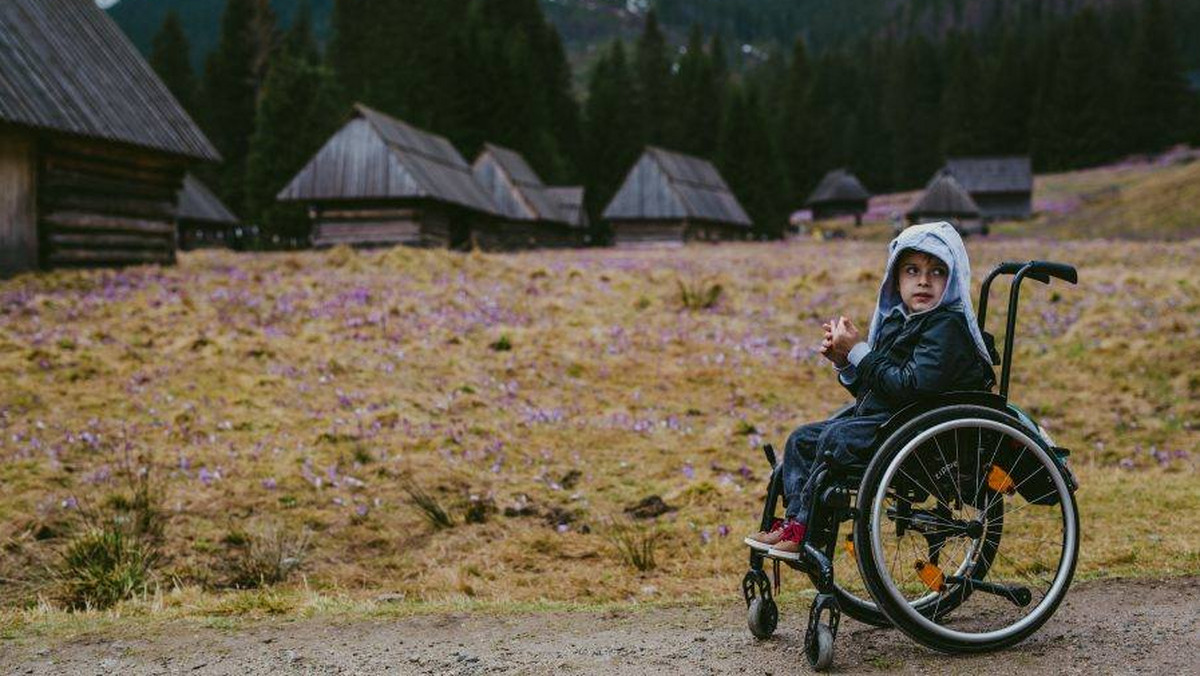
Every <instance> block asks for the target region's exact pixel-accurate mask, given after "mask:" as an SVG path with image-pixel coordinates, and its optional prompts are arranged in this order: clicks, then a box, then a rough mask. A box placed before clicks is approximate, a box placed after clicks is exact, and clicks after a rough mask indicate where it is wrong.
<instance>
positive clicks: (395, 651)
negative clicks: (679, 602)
mask: <svg viewBox="0 0 1200 676" xmlns="http://www.w3.org/2000/svg"><path fill="white" fill-rule="evenodd" d="M806 613H807V606H806V605H804V606H801V605H800V604H798V603H797V604H791V605H790V606H786V607H784V608H783V609H782V610H781V614H782V617H781V619H780V629H779V631H778V632H777V634H776V636H775V637H774V638H773V639H771V640H769V641H762V642H760V641H756V640H754V639H753V638H752V637H751V636H750V635H749V633H748V632H747V630H746V627H745V611H744V607H743V606H742V604H741V603H740V601H738V602H734V601H731V602H730V603H729V604H728V606H720V607H711V606H705V607H699V606H686V607H673V608H634V607H630V608H629V609H623V610H615V611H613V610H610V611H606V612H553V613H537V614H519V615H513V614H505V615H491V614H448V615H423V616H417V617H409V618H404V619H398V620H379V619H372V620H345V619H341V620H330V619H328V618H326V619H312V620H303V621H290V622H288V621H275V622H266V623H254V624H253V625H252V626H246V627H241V628H238V629H236V630H229V629H217V628H201V627H198V626H196V623H195V622H173V623H164V624H162V625H159V626H157V627H155V628H153V629H152V630H150V631H149V632H145V631H141V632H138V633H136V635H125V634H134V633H135V632H128V631H123V630H122V629H120V628H117V629H113V630H107V631H105V632H101V633H95V634H88V635H84V636H79V637H74V638H71V639H65V640H63V639H50V638H39V637H31V638H21V639H17V640H13V641H8V642H5V643H0V673H3V674H236V675H238V676H257V675H260V674H280V673H282V674H385V673H386V674H487V673H520V674H560V673H577V674H636V675H637V676H649V675H651V674H725V673H738V674H741V673H745V674H790V673H805V672H807V671H808V665H807V663H806V662H805V661H804V657H803V650H802V645H801V641H802V639H803V622H804V619H805V615H806ZM882 671H886V672H897V673H922V674H924V673H947V674H956V673H970V674H1005V675H1006V676H1011V674H1013V673H1020V674H1083V673H1086V674H1094V673H1155V674H1187V673H1192V674H1195V673H1200V578H1174V579H1168V580H1115V581H1114V580H1107V581H1098V582H1089V583H1080V584H1077V585H1075V586H1074V587H1073V588H1072V590H1071V592H1070V593H1069V594H1068V595H1067V599H1066V601H1065V602H1064V604H1063V606H1062V607H1060V608H1059V610H1058V613H1057V614H1056V615H1055V616H1054V617H1053V618H1052V619H1051V620H1050V621H1049V622H1048V623H1047V624H1046V625H1045V626H1044V627H1043V628H1042V629H1041V630H1040V631H1039V632H1038V633H1037V634H1035V635H1034V636H1033V637H1031V638H1030V639H1028V640H1026V641H1025V642H1024V643H1022V644H1020V645H1018V646H1016V647H1014V648H1010V649H1009V650H1006V651H1004V652H1000V653H992V654H989V655H974V656H947V655H942V654H939V653H935V652H932V651H930V650H926V649H924V648H922V647H920V646H918V645H916V644H915V643H913V642H912V641H910V640H908V639H907V638H905V637H904V636H903V635H902V634H900V633H899V632H896V631H891V630H880V629H873V628H870V627H866V626H863V625H861V624H858V623H856V622H854V621H852V620H849V619H843V622H842V629H841V631H840V632H839V634H838V639H837V647H836V653H835V658H834V672H835V673H868V672H882Z"/></svg>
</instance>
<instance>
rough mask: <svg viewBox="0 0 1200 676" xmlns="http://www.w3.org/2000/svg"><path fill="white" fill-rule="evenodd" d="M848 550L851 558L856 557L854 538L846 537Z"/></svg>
mask: <svg viewBox="0 0 1200 676" xmlns="http://www.w3.org/2000/svg"><path fill="white" fill-rule="evenodd" d="M846 552H847V553H849V554H850V558H852V559H853V558H854V540H851V539H850V538H846Z"/></svg>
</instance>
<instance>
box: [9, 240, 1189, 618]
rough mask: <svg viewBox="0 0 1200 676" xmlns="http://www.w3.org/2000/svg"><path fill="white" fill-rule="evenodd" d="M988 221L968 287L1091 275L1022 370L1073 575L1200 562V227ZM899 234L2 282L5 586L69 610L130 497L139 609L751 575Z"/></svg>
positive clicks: (1017, 375) (401, 254) (1036, 297)
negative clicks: (1030, 268)
mask: <svg viewBox="0 0 1200 676" xmlns="http://www.w3.org/2000/svg"><path fill="white" fill-rule="evenodd" d="M968 247H969V250H970V252H971V254H972V257H973V264H974V272H975V274H974V277H975V281H976V283H977V284H978V282H979V281H980V280H981V279H982V277H983V275H984V274H985V273H986V271H987V270H988V269H990V268H991V267H992V266H993V265H994V264H995V263H997V262H999V261H1002V260H1020V259H1029V258H1039V259H1044V260H1055V261H1063V262H1068V263H1072V264H1074V265H1076V266H1077V267H1078V269H1079V273H1080V284H1079V285H1078V286H1075V287H1072V286H1068V285H1065V284H1058V283H1055V284H1054V285H1052V286H1051V287H1049V288H1046V287H1043V286H1041V285H1039V284H1035V283H1030V284H1028V285H1027V286H1026V287H1025V289H1024V293H1023V296H1022V302H1021V314H1020V321H1019V323H1018V327H1017V332H1018V352H1017V358H1016V362H1015V370H1014V373H1013V385H1012V393H1013V398H1014V401H1016V402H1018V403H1019V404H1021V405H1022V406H1023V407H1024V408H1025V409H1026V410H1028V411H1030V412H1031V413H1032V414H1033V415H1034V416H1035V417H1036V418H1038V419H1039V421H1040V422H1041V423H1042V424H1043V425H1044V426H1045V427H1046V428H1047V430H1048V431H1049V432H1050V433H1051V434H1052V435H1053V436H1054V437H1055V439H1056V441H1057V442H1058V443H1059V444H1060V445H1063V446H1066V447H1068V448H1071V449H1072V451H1073V453H1072V455H1071V460H1070V462H1071V464H1072V467H1073V468H1074V470H1075V472H1076V473H1077V475H1078V477H1079V479H1080V481H1081V484H1082V487H1081V489H1080V491H1079V494H1078V499H1079V504H1080V509H1081V512H1082V517H1083V533H1084V541H1083V546H1082V549H1081V557H1080V564H1079V571H1078V576H1080V577H1109V576H1131V575H1132V576H1149V575H1179V574H1195V573H1197V572H1200V517H1198V516H1197V514H1200V491H1197V490H1196V486H1197V472H1196V470H1197V460H1196V458H1197V454H1198V453H1200V430H1198V428H1197V426H1198V425H1200V422H1198V421H1200V367H1198V366H1197V362H1196V358H1197V355H1198V354H1200V322H1198V321H1197V320H1196V317H1197V313H1198V312H1200V278H1198V276H1197V274H1196V271H1197V270H1200V241H1196V240H1192V241H1184V242H1131V241H1116V240H1073V241H1050V240H1044V239H1029V238H1025V239H1007V240H1005V239H991V240H971V241H970V242H969V243H968ZM884 257H885V245H884V244H883V243H881V242H878V241H874V242H873V241H849V240H843V241H833V242H825V243H820V242H808V241H806V242H798V241H793V242H782V243H761V244H759V243H754V244H749V243H747V244H728V245H721V246H689V247H687V248H685V249H682V250H675V251H638V252H628V251H617V250H580V251H542V252H530V253H521V254H513V255H490V254H480V253H471V254H459V253H450V252H444V251H427V250H414V249H404V248H398V249H391V250H386V251H371V252H359V251H353V250H349V249H334V250H331V251H324V252H297V253H284V254H253V255H247V254H240V255H239V254H235V253H232V252H198V253H188V254H182V255H181V257H180V260H179V264H178V265H177V266H175V267H169V268H159V267H139V268H129V269H123V270H96V271H58V272H52V273H43V274H38V275H27V276H23V277H19V278H17V279H13V280H8V281H3V282H0V382H2V383H3V387H2V388H0V600H2V603H3V606H5V607H7V608H8V609H10V611H11V612H22V611H21V610H20V609H23V608H25V609H28V608H42V609H52V608H62V607H65V606H67V605H70V604H71V603H72V600H71V598H72V597H71V596H70V590H71V589H72V587H71V584H72V580H71V578H70V577H69V576H68V575H66V574H65V573H64V571H66V570H71V568H70V566H69V565H68V564H67V563H66V562H68V561H70V560H71V558H70V555H71V553H72V552H73V551H75V552H76V553H78V550H77V549H76V550H73V549H72V547H74V546H76V545H77V543H78V542H79V541H80V538H83V537H86V536H87V534H88V533H94V532H95V529H96V527H97V526H98V525H103V524H106V523H110V522H112V521H113V520H116V522H118V523H123V524H125V525H126V526H128V528H126V530H127V531H129V530H132V531H135V532H136V534H137V535H138V536H139V537H141V538H143V539H144V540H145V541H147V542H150V543H152V546H151V547H150V548H149V549H148V550H146V551H144V552H143V554H145V556H146V560H145V561H144V562H143V564H141V565H143V568H144V569H145V570H146V571H147V575H146V576H145V577H144V579H143V578H138V579H137V580H134V582H135V583H136V584H134V585H133V586H135V587H136V588H135V589H133V592H134V596H135V597H136V598H137V599H140V601H139V600H135V601H133V602H131V603H133V604H135V605H136V604H137V603H146V602H147V599H150V598H155V599H158V601H157V603H159V604H160V605H161V604H162V603H163V601H162V599H164V598H167V599H168V600H169V599H170V598H175V599H184V600H186V603H189V604H196V605H195V607H202V608H207V609H208V611H212V610H213V609H214V608H217V609H219V610H220V612H221V613H233V614H237V613H239V612H242V610H244V609H254V608H258V607H259V606H260V602H261V599H262V598H263V594H264V593H267V592H264V591H263V590H264V589H265V590H267V591H268V592H269V593H270V594H274V595H277V596H272V597H271V598H276V599H284V600H279V601H278V604H279V605H278V607H277V608H276V610H278V611H279V612H287V610H288V609H289V608H293V607H295V603H296V602H294V601H287V600H286V599H288V598H293V597H292V596H289V594H293V595H294V594H300V593H304V594H312V593H317V594H321V595H324V596H326V597H330V598H338V599H346V600H348V602H353V601H354V600H356V599H377V598H381V595H386V596H387V597H390V598H395V599H400V600H402V601H404V602H406V603H429V604H435V605H436V604H444V603H458V602H462V601H466V600H472V601H477V602H484V603H493V602H495V603H501V604H504V603H514V604H519V603H526V602H532V603H546V602H568V603H584V604H602V603H608V602H627V601H631V600H636V601H646V602H662V601H679V600H688V601H704V600H714V599H730V598H737V595H738V591H737V589H738V583H739V581H740V578H741V575H742V573H743V572H744V570H745V566H746V557H745V553H744V545H743V544H742V543H741V536H742V535H743V534H744V533H746V532H748V531H750V530H751V529H752V528H753V527H754V526H755V524H756V520H757V515H756V513H757V511H758V509H759V508H760V506H761V496H762V491H763V488H764V479H765V477H766V475H767V464H766V461H765V459H764V458H763V455H762V453H761V451H760V450H759V449H760V447H761V445H762V444H763V443H765V442H773V443H775V444H776V445H777V446H781V445H782V442H783V440H784V439H785V438H786V435H787V433H788V432H789V431H790V430H791V429H792V428H794V427H795V426H797V425H799V424H801V423H803V422H806V421H810V420H814V419H819V418H823V417H826V416H827V415H829V414H830V413H831V412H832V411H833V410H835V409H836V408H837V407H838V406H840V405H841V404H842V403H844V402H847V401H849V395H848V394H847V393H846V392H845V391H844V390H842V389H841V388H840V387H839V386H837V385H836V383H835V381H834V377H833V371H832V369H831V368H830V366H829V365H828V363H826V362H825V361H824V360H823V358H822V357H821V356H820V355H819V354H818V352H817V347H818V346H819V341H820V324H821V322H822V321H824V320H826V319H828V318H830V317H832V316H836V315H837V314H839V313H841V314H846V315H848V316H850V317H852V318H853V319H854V320H855V321H856V322H857V323H859V324H860V326H865V325H866V321H867V318H868V313H869V311H870V308H871V305H872V303H873V299H874V296H875V294H876V292H877V289H878V284H879V281H880V277H881V272H882V270H881V266H882V264H883V261H884ZM1006 294H1007V285H1006V284H1004V283H998V284H997V285H996V288H995V289H994V290H993V304H992V306H991V307H992V310H991V313H990V314H991V322H990V327H989V328H990V329H991V330H992V331H994V332H1000V329H1001V327H1000V319H1001V318H1002V317H1003V311H1004V301H1003V298H1004V297H1006ZM651 496H658V498H660V499H661V501H662V503H665V506H664V505H660V504H658V503H657V502H655V501H646V499H647V498H650V497H651ZM643 501H646V502H645V503H644V504H643V505H642V511H646V510H649V511H651V512H654V511H660V510H661V509H667V510H668V511H665V512H663V513H662V514H660V515H658V516H656V517H653V518H644V519H643V518H635V517H633V516H631V515H630V514H629V513H628V511H629V510H630V508H632V507H635V506H637V505H638V503H640V502H643ZM655 507H658V508H659V509H657V510H656V509H654V508H655ZM635 511H636V510H635ZM648 543H652V548H653V549H652V551H650V550H648V549H647V547H649V546H651V545H649V544H648ZM622 550H624V553H622ZM630 550H632V551H630ZM644 556H652V557H653V565H649V564H650V562H648V561H639V560H638V559H640V558H642V557H644ZM636 563H641V564H642V565H641V567H642V568H645V570H639V569H638V566H636V565H633V564H636ZM254 588H257V589H258V591H252V592H244V591H242V592H238V591H232V590H235V589H254ZM246 594H256V595H257V596H255V597H254V598H255V599H257V600H255V601H251V602H249V603H246V604H244V605H240V604H241V603H242V602H241V601H239V599H242V598H245V596H244V595H246ZM167 603H168V605H170V601H168V602H167ZM177 603H184V601H177ZM268 605H269V604H268ZM208 611H205V612H208Z"/></svg>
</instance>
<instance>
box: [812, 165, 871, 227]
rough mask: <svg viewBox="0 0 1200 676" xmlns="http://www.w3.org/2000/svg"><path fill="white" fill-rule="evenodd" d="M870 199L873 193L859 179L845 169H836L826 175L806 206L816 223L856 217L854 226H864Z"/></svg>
mask: <svg viewBox="0 0 1200 676" xmlns="http://www.w3.org/2000/svg"><path fill="white" fill-rule="evenodd" d="M870 199H871V193H869V192H867V189H866V188H864V187H863V184H862V183H861V182H860V181H859V180H858V177H856V176H855V175H854V174H851V173H850V172H849V171H846V170H845V169H834V170H833V171H831V172H829V173H827V174H825V178H822V179H821V182H820V183H818V184H817V187H816V189H815V190H813V191H812V194H811V195H809V196H808V200H807V201H805V203H804V205H805V206H806V207H808V208H809V209H810V210H811V211H812V218H813V220H814V221H821V220H826V219H830V218H837V217H839V216H854V224H855V225H862V216H863V214H865V213H866V212H867V201H868V200H870Z"/></svg>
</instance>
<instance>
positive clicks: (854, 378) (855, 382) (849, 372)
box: [837, 364, 860, 398]
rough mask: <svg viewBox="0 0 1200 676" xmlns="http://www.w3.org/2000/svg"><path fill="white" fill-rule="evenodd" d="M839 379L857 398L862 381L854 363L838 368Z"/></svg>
mask: <svg viewBox="0 0 1200 676" xmlns="http://www.w3.org/2000/svg"><path fill="white" fill-rule="evenodd" d="M837 379H838V382H839V383H841V384H842V387H844V388H846V389H847V390H849V391H850V394H853V395H854V396H855V397H856V398H857V397H858V392H859V389H860V388H859V382H860V381H859V379H858V371H857V369H855V367H854V364H848V365H846V367H845V368H840V369H838V372H837Z"/></svg>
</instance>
